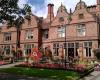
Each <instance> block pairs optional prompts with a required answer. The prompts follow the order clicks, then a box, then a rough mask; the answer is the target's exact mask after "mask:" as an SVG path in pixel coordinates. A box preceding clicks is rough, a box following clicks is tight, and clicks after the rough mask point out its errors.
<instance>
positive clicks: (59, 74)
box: [0, 67, 79, 80]
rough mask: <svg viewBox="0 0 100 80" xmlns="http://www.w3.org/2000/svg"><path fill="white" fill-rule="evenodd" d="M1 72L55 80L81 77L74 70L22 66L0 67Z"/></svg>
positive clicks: (69, 79)
mask: <svg viewBox="0 0 100 80" xmlns="http://www.w3.org/2000/svg"><path fill="white" fill-rule="evenodd" d="M0 72H4V73H10V74H17V75H26V76H34V77H40V78H50V79H55V80H76V79H77V78H78V77H79V74H78V73H76V72H73V71H64V70H51V69H37V68H22V67H12V68H6V69H0Z"/></svg>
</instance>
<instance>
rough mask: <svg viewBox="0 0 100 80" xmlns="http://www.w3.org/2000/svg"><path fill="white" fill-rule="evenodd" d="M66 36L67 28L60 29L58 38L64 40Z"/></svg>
mask: <svg viewBox="0 0 100 80" xmlns="http://www.w3.org/2000/svg"><path fill="white" fill-rule="evenodd" d="M65 34H66V33H65V26H61V27H58V30H57V36H58V38H64V37H65Z"/></svg>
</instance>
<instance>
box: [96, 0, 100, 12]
mask: <svg viewBox="0 0 100 80" xmlns="http://www.w3.org/2000/svg"><path fill="white" fill-rule="evenodd" d="M97 10H98V11H100V0H97Z"/></svg>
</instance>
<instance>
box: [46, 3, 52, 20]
mask: <svg viewBox="0 0 100 80" xmlns="http://www.w3.org/2000/svg"><path fill="white" fill-rule="evenodd" d="M53 7H54V4H48V15H47V18H48V19H50V22H51V21H52V20H53V19H54V12H53Z"/></svg>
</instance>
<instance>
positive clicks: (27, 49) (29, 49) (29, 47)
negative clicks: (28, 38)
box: [24, 44, 34, 54]
mask: <svg viewBox="0 0 100 80" xmlns="http://www.w3.org/2000/svg"><path fill="white" fill-rule="evenodd" d="M33 47H34V44H25V45H24V50H25V54H30V53H31V52H32V48H33Z"/></svg>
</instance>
